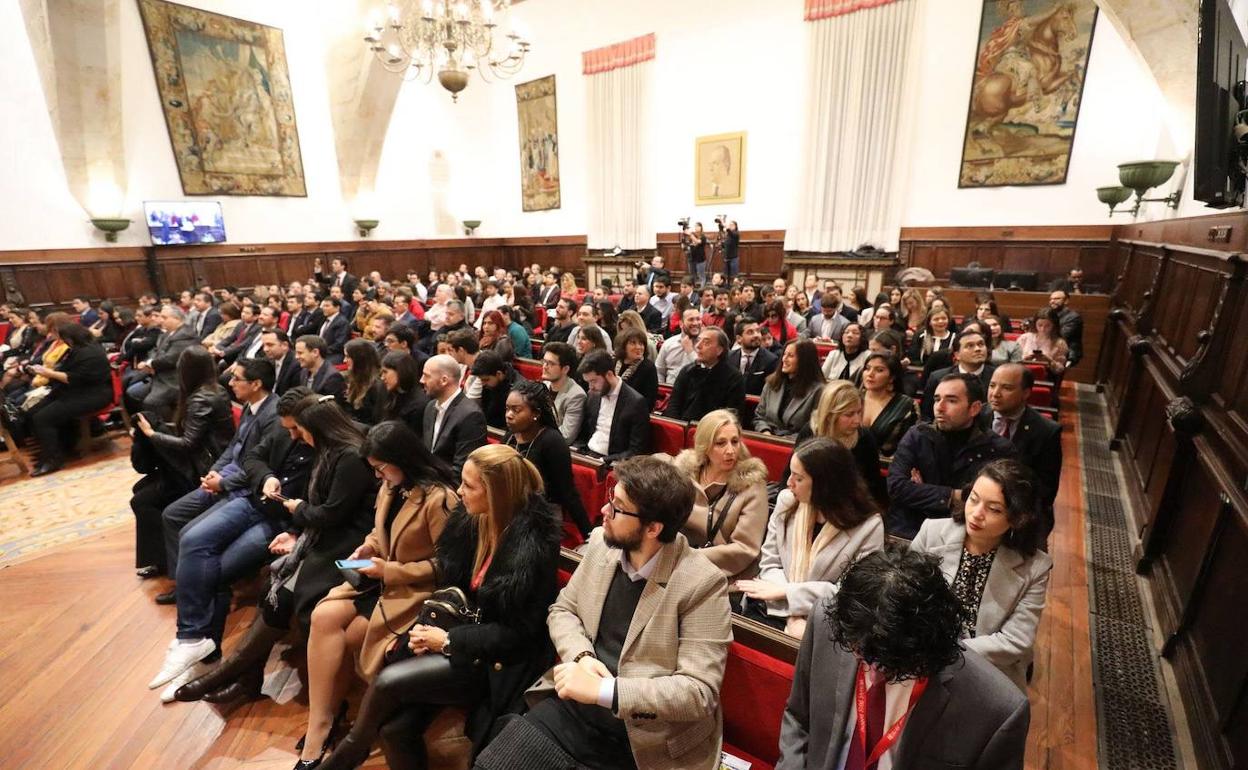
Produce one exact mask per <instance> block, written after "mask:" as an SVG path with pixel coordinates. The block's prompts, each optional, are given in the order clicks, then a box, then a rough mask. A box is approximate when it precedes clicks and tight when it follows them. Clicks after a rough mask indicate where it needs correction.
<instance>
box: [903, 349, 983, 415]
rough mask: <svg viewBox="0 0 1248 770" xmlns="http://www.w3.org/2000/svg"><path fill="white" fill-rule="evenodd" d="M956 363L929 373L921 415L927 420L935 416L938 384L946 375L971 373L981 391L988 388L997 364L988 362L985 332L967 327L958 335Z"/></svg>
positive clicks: (955, 352) (921, 405) (955, 353)
mask: <svg viewBox="0 0 1248 770" xmlns="http://www.w3.org/2000/svg"><path fill="white" fill-rule="evenodd" d="M953 350H954V356H953V360H954V364H953V366H950V367H948V368H945V369H936V370H934V371H932V372H931V373H929V374H928V375H927V381H926V383H927V384H926V387H925V388H924V390H923V401H922V403H921V404H920V408H919V415H920V416H921V417H922V418H923V419H924V420H927V421H929V422H930V421H931V420H932V418H933V411H932V407H933V406H935V403H936V386H937V385H939V384H940V383H941V381H942V380H943V379H944V378H945V376H947V375H950V374H969V375H971V376H973V377H974V378H975V379H977V380H979V384H980V390H981V392H986V391H987V390H988V383H989V382H991V381H992V372H993V370H995V369H996V366H994V365H993V364H990V363H988V343H987V341H986V340H985V338H984V334H983V332H981V331H979V330H978V329H967V330H966V331H965V332H963V333H962V334H960V335H958V338H957V340H956V341H955V343H954V347H953Z"/></svg>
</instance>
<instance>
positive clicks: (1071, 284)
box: [1051, 267, 1086, 296]
mask: <svg viewBox="0 0 1248 770" xmlns="http://www.w3.org/2000/svg"><path fill="white" fill-rule="evenodd" d="M1058 289H1061V290H1062V291H1064V292H1066V295H1067V296H1069V295H1071V294H1083V293H1084V292H1085V291H1086V289H1085V288H1084V285H1083V268H1081V267H1072V268H1071V269H1070V272H1069V273H1067V274H1066V277H1065V278H1058V279H1057V280H1055V281H1053V283H1052V284H1051V291H1057V290H1058Z"/></svg>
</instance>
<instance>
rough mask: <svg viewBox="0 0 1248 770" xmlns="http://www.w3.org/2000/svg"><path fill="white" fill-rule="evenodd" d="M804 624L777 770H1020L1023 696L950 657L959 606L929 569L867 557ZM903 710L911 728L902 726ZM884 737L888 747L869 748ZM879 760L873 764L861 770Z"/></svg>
mask: <svg viewBox="0 0 1248 770" xmlns="http://www.w3.org/2000/svg"><path fill="white" fill-rule="evenodd" d="M812 618H813V622H812V623H811V624H810V627H809V628H808V629H807V630H806V634H805V636H803V637H802V646H801V649H800V650H799V651H798V654H797V668H796V670H795V671H794V675H793V690H792V692H791V693H790V694H789V701H788V704H787V705H786V706H785V709H784V716H783V718H782V720H781V722H780V760H779V762H777V763H776V770H806V769H807V768H809V770H815V769H816V768H827V767H835V768H840V767H846V768H865V767H881V768H886V767H892V768H898V770H900V769H901V768H938V767H964V768H974V770H1022V767H1023V754H1024V752H1025V751H1026V748H1027V726H1028V722H1029V719H1030V706H1029V704H1028V702H1027V696H1026V695H1024V694H1023V693H1021V692H1019V691H1018V689H1017V688H1016V687H1012V686H1011V685H1010V683H1009V680H1008V679H1007V678H1006V677H1005V676H1004V675H1003V674H1001V672H1000V671H997V670H996V669H994V668H993V667H992V665H991V664H990V663H988V662H987V661H985V660H984V659H983V658H982V657H980V656H979V655H978V654H977V653H974V652H969V651H963V650H962V649H961V647H960V646H959V642H958V638H959V622H960V619H961V605H960V603H959V602H958V599H957V597H956V596H954V593H953V591H952V590H951V589H950V588H949V587H948V585H946V582H945V577H944V575H943V574H942V573H941V568H940V564H939V562H938V561H937V559H936V558H935V557H933V556H929V555H927V554H919V553H914V552H908V551H903V550H887V551H878V552H876V553H872V554H870V555H868V556H866V557H865V558H863V559H861V560H860V561H858V562H856V563H855V564H853V565H852V566H851V567H850V568H849V569H848V570H846V571H845V576H844V577H843V578H842V580H841V584H840V590H839V592H838V593H837V594H836V596H835V597H829V598H828V599H827V600H826V601H825V602H821V603H820V605H819V606H818V607H816V608H815V611H814V614H813V615H812ZM855 701H856V702H857V703H861V704H866V706H867V709H866V710H867V712H868V713H867V714H866V715H863V714H861V713H860V707H859V706H857V705H855ZM906 704H912V706H911V707H912V708H913V709H914V710H913V717H914V718H905V715H906V713H907V711H906V709H907V705H906ZM854 725H857V729H855V727H854ZM890 725H893V727H891V728H890ZM888 734H891V735H892V736H893V740H892V741H887V740H880V741H876V740H869V737H870V738H874V737H876V736H884V737H887V735H888ZM869 744H874V745H869ZM877 754H878V759H879V764H878V765H877V764H868V761H867V760H869V759H871V758H872V757H875V756H877Z"/></svg>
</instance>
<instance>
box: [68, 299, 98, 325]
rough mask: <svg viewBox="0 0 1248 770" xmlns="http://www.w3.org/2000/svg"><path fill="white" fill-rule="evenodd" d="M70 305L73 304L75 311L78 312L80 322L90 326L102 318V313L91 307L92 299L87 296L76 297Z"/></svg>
mask: <svg viewBox="0 0 1248 770" xmlns="http://www.w3.org/2000/svg"><path fill="white" fill-rule="evenodd" d="M70 305H72V306H73V308H74V312H75V313H77V314H78V323H80V324H82V325H83V326H90V325H92V324H94V323H95V322H96V321H98V320H100V314H99V313H97V312H96V311H95V310H94V309H93V308H92V307H91V300H89V299H87V298H86V297H85V296H81V297H74V299H73V301H72V302H71V303H70Z"/></svg>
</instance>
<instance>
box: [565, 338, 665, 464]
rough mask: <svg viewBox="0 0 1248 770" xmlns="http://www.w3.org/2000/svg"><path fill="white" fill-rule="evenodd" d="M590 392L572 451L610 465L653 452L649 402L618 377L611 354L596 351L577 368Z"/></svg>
mask: <svg viewBox="0 0 1248 770" xmlns="http://www.w3.org/2000/svg"><path fill="white" fill-rule="evenodd" d="M577 371H578V372H579V373H580V375H581V377H582V378H584V380H585V385H586V387H587V390H588V391H589V396H588V398H586V399H585V419H584V420H583V421H582V422H581V433H580V436H578V437H577V440H576V441H575V442H573V444H572V448H573V449H574V450H576V451H577V452H581V453H582V454H587V455H590V456H592V457H600V458H602V461H603V462H604V463H606V464H607V465H611V464H612V463H614V462H617V461H619V460H623V459H624V458H626V457H632V456H634V455H639V454H646V453H648V452H649V451H650V410H649V409H648V408H647V406H646V399H645V398H644V397H643V396H642V395H641V394H640V393H638V392H637V391H635V390H633V389H632V388H631V387H630V386H629V385H628V384H627V383H626V382H624V381H623V380H621V379H620V378H619V377H618V376H616V374H615V364H614V362H613V361H612V360H611V354H610V353H607V352H606V351H605V350H595V351H593V352H592V353H590V354H589V355H587V356H585V360H583V361H581V365H580V367H579V368H578V369H577Z"/></svg>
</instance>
